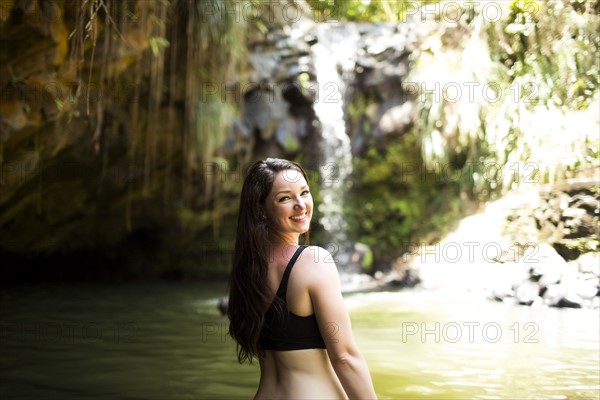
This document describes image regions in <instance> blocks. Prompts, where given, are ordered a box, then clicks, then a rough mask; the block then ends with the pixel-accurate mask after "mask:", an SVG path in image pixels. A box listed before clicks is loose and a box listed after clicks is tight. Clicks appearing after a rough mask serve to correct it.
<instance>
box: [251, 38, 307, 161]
mask: <svg viewBox="0 0 600 400" xmlns="http://www.w3.org/2000/svg"><path fill="white" fill-rule="evenodd" d="M288 31H289V30H288ZM314 43H316V41H315V38H314V37H313V36H309V35H302V34H300V35H299V37H298V38H293V37H291V36H290V35H289V33H286V32H284V30H277V31H274V32H270V33H269V34H268V35H266V36H265V38H264V39H263V40H261V41H257V42H254V43H253V44H252V49H251V54H250V57H249V60H250V69H249V71H248V74H247V77H248V79H249V80H250V81H249V82H241V84H242V87H244V88H247V89H246V90H245V92H244V93H243V98H244V102H243V107H244V113H243V116H242V121H243V124H244V125H245V127H246V128H247V129H248V130H249V131H250V132H251V133H252V134H253V135H254V138H255V139H256V142H255V143H256V146H255V149H254V151H255V153H258V154H264V155H270V156H273V155H280V156H283V157H289V158H292V157H294V156H296V155H297V154H299V153H300V152H301V150H302V147H303V145H306V144H308V143H309V142H311V141H314V140H316V139H317V137H316V136H317V134H318V132H317V131H316V130H315V128H314V127H315V126H316V122H315V113H314V110H313V107H312V105H313V103H314V101H315V90H314V89H315V88H316V82H315V79H316V73H315V70H314V65H313V63H312V58H311V57H310V46H311V45H312V44H314Z"/></svg>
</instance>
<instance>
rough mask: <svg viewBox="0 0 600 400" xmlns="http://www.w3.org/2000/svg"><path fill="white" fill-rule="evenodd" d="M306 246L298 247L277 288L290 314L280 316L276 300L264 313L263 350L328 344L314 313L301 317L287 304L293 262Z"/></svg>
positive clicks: (300, 348) (261, 337) (297, 348)
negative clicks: (275, 309) (276, 308)
mask: <svg viewBox="0 0 600 400" xmlns="http://www.w3.org/2000/svg"><path fill="white" fill-rule="evenodd" d="M305 248H306V246H300V247H298V249H297V250H296V252H295V253H294V255H293V256H292V258H291V260H290V262H289V263H288V265H287V267H286V268H285V272H284V273H283V277H282V278H281V283H280V284H279V288H278V289H277V294H276V296H277V297H279V298H280V299H281V300H283V303H284V305H285V311H287V314H286V315H285V316H284V318H277V314H275V312H274V306H273V304H271V306H270V307H269V309H268V310H267V312H266V313H265V324H264V325H263V329H262V332H261V333H260V345H261V347H262V349H264V350H281V351H285V350H303V349H324V348H325V342H324V341H323V337H322V336H321V332H320V331H319V326H318V324H317V317H316V316H315V314H314V313H313V314H311V315H309V316H307V317H300V316H298V315H296V314H294V313H293V312H291V311H289V309H288V308H287V300H286V293H287V285H288V280H289V278H290V272H292V267H293V266H294V263H295V262H296V260H297V259H298V256H300V253H302V251H303V250H304V249H305Z"/></svg>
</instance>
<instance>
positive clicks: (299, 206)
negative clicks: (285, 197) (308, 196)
mask: <svg viewBox="0 0 600 400" xmlns="http://www.w3.org/2000/svg"><path fill="white" fill-rule="evenodd" d="M294 207H295V208H297V209H299V210H301V209H303V208H304V200H302V199H301V198H297V199H296V204H294Z"/></svg>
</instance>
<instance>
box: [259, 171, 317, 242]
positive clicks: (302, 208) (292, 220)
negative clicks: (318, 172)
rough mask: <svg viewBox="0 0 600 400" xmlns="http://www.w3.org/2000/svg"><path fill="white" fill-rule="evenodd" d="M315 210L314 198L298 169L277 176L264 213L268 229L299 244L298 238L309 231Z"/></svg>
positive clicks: (281, 172) (282, 172)
mask: <svg viewBox="0 0 600 400" xmlns="http://www.w3.org/2000/svg"><path fill="white" fill-rule="evenodd" d="M312 210H313V200H312V195H311V194H310V190H309V188H308V183H307V182H306V179H304V176H303V175H302V173H301V172H299V171H296V170H295V169H286V170H284V171H280V172H278V173H277V174H276V175H275V178H274V180H273V187H272V188H271V192H270V193H269V195H268V196H267V199H266V200H265V206H264V211H265V214H266V215H267V218H268V219H269V226H270V227H272V228H273V229H274V230H275V232H276V233H277V234H279V235H283V236H291V237H292V238H291V240H296V241H297V239H298V235H299V234H301V233H304V232H306V231H308V229H309V228H310V219H311V218H312ZM294 238H295V239H294Z"/></svg>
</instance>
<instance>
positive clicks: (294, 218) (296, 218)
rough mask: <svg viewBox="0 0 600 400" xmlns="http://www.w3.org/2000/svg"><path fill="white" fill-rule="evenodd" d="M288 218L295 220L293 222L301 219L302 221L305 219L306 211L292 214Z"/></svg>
mask: <svg viewBox="0 0 600 400" xmlns="http://www.w3.org/2000/svg"><path fill="white" fill-rule="evenodd" d="M290 219H291V220H292V221H295V222H301V221H304V220H305V219H306V213H304V214H302V215H295V216H293V217H290Z"/></svg>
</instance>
